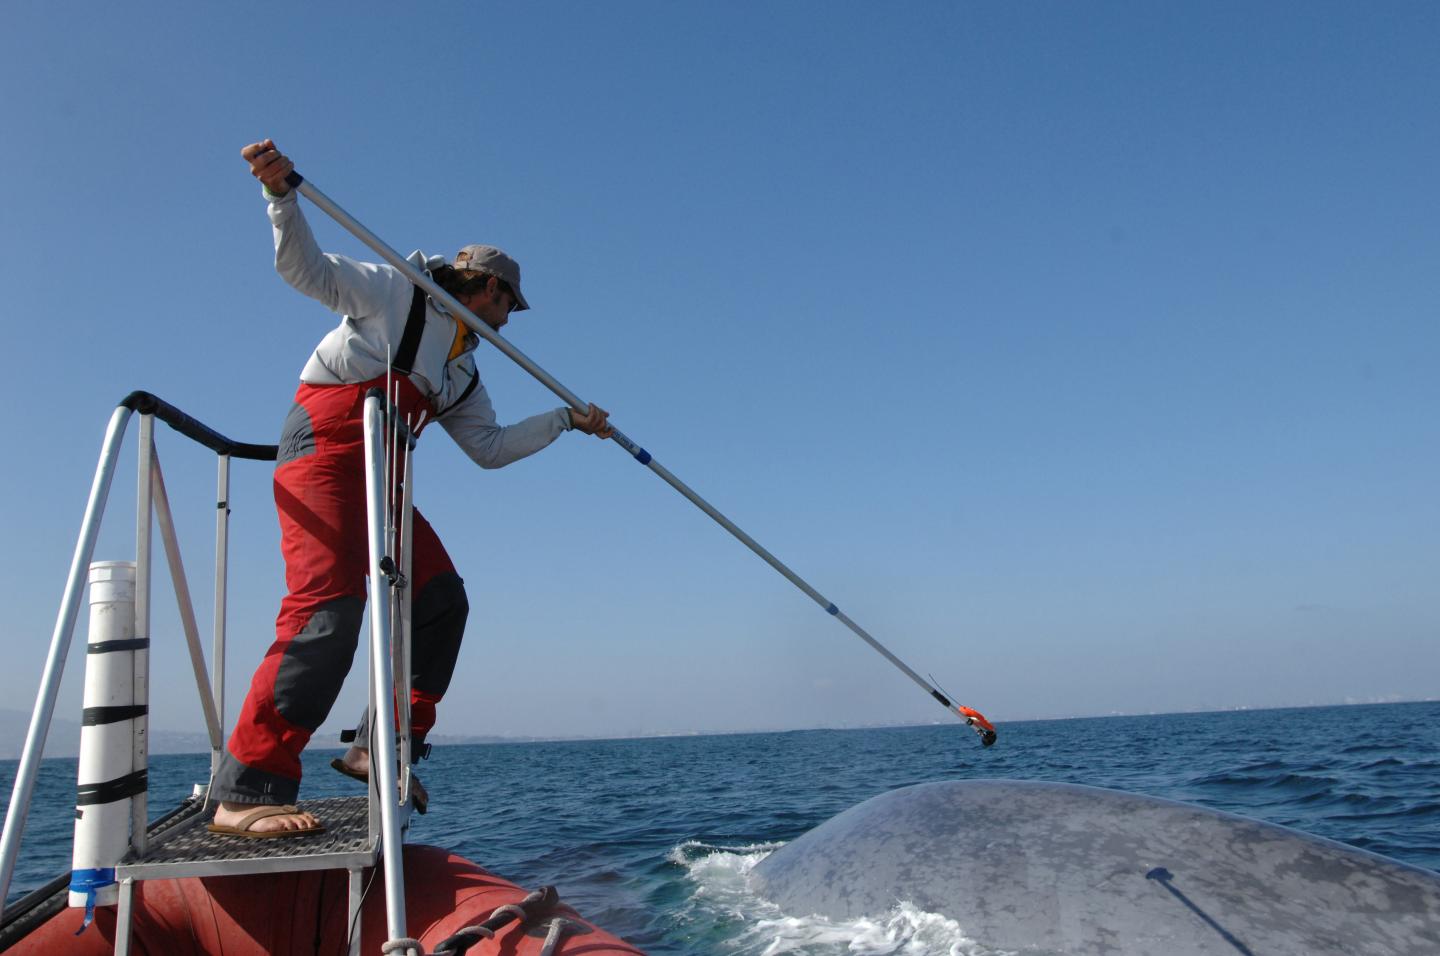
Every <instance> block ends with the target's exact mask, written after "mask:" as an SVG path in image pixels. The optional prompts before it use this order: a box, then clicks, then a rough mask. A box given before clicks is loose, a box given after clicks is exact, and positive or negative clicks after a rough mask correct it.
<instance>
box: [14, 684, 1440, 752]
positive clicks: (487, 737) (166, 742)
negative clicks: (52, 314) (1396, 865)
mask: <svg viewBox="0 0 1440 956" xmlns="http://www.w3.org/2000/svg"><path fill="white" fill-rule="evenodd" d="M1436 700H1440V698H1436V697H1418V698H1413V699H1403V700H1401V699H1393V700H1392V699H1382V700H1346V701H1336V702H1332V703H1313V704H1276V705H1265V706H1254V707H1251V706H1236V707H1225V708H1220V709H1209V708H1206V709H1199V710H1176V711H1134V712H1126V711H1113V712H1110V713H1105V714H1068V715H1063V716H1047V717H1018V718H1009V719H1005V720H1000V721H997V723H1010V724H1016V723H1032V722H1040V721H1057V720H1105V719H1111V718H1126V717H1163V716H1168V715H1171V714H1230V713H1239V712H1245V711H1268V710H1317V709H1320V708H1325V707H1373V706H1386V705H1391V704H1425V703H1432V702H1434V701H1436ZM943 723H946V720H945V718H943V717H942V718H937V719H935V720H923V721H908V722H899V723H895V722H886V723H875V724H848V725H843V726H825V727H754V728H749V729H745V730H685V731H669V732H655V733H634V734H591V735H583V734H573V735H561V734H557V735H552V736H535V737H508V736H499V735H494V734H433V735H431V737H430V742H431V743H433V744H435V746H437V747H465V746H475V745H478V744H538V743H565V742H567V741H600V740H657V739H664V738H669V737H727V736H744V735H746V734H783V733H805V732H809V731H846V730H881V729H888V728H897V727H931V726H934V725H936V724H943ZM29 726H30V715H29V714H28V713H25V712H22V711H18V710H3V709H0V760H18V759H19V758H20V754H21V751H22V750H23V749H24V746H25V735H26V733H27V731H28V729H29ZM333 736H334V735H333V734H326V733H324V732H323V731H322V732H321V733H320V734H317V735H316V742H314V743H312V744H311V749H314V750H331V749H339V746H340V745H339V744H333V745H332V744H329V743H327V742H326V740H328V739H330V738H333ZM322 738H324V739H322ZM209 750H210V743H209V739H208V737H207V736H206V735H205V734H200V733H195V732H193V731H177V730H162V729H152V730H151V731H150V752H151V753H152V754H200V753H208V752H209ZM79 753H80V725H79V724H78V723H76V722H75V721H73V720H60V719H58V718H57V719H56V720H54V721H53V722H52V724H51V727H50V734H49V737H48V738H47V740H46V744H45V757H46V759H50V758H56V759H64V758H71V759H73V758H75V757H77V756H79Z"/></svg>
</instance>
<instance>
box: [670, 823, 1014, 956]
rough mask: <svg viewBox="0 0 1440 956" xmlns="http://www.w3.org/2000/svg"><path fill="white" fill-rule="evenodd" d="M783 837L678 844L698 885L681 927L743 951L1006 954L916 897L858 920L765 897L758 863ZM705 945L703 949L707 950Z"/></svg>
mask: <svg viewBox="0 0 1440 956" xmlns="http://www.w3.org/2000/svg"><path fill="white" fill-rule="evenodd" d="M782 845H783V844H779V843H767V844H752V845H749V846H733V847H725V846H711V845H708V844H704V843H700V842H698V841H695V840H688V841H686V842H685V843H682V844H680V845H679V846H677V847H675V848H674V849H673V850H671V851H670V853H669V855H668V859H669V861H670V862H671V863H674V864H676V865H678V866H681V867H683V868H684V869H685V877H686V879H687V881H688V882H689V883H690V884H691V885H692V886H693V887H694V889H693V891H692V893H691V896H690V899H689V902H688V905H687V906H686V907H684V908H683V911H682V913H681V915H680V919H679V921H678V922H679V924H680V926H679V929H680V930H681V932H682V934H683V935H685V936H686V937H688V938H689V939H690V940H691V942H692V943H694V944H696V945H697V946H699V947H700V949H704V950H707V951H714V952H717V953H735V954H741V956H828V954H837V956H838V954H847V956H1003V954H1004V953H1005V952H1006V951H1004V950H997V949H993V948H991V947H988V946H984V945H982V944H980V943H978V942H976V941H975V940H972V939H970V938H969V937H967V936H966V935H965V934H964V932H963V931H962V930H961V929H960V924H958V923H956V922H955V921H954V920H952V919H949V918H947V917H945V916H941V915H939V914H936V913H927V912H925V911H924V910H921V909H919V908H917V907H915V906H914V905H912V904H910V903H905V902H901V903H897V904H896V905H895V907H894V908H893V909H891V910H890V911H889V912H888V913H879V914H872V915H869V916H865V917H862V918H860V919H854V920H831V919H826V918H825V917H823V916H794V915H791V914H788V913H784V912H781V910H780V908H779V907H778V906H776V905H775V904H774V903H771V902H770V901H768V900H766V899H764V898H762V897H761V896H760V895H759V894H758V893H756V892H755V889H754V888H753V886H752V885H751V882H750V871H751V870H753V869H754V868H755V865H756V864H757V863H759V862H760V861H761V860H763V859H765V857H767V856H769V855H770V854H771V853H772V852H774V851H775V850H777V849H779V848H780V847H781V846H782ZM700 949H697V952H698V951H700Z"/></svg>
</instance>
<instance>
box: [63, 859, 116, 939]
mask: <svg viewBox="0 0 1440 956" xmlns="http://www.w3.org/2000/svg"><path fill="white" fill-rule="evenodd" d="M114 885H115V867H113V866H107V867H102V868H100V869H96V870H71V871H70V892H72V893H84V894H85V921H84V922H83V923H81V924H80V928H79V929H77V930H76V931H75V935H76V936H79V935H80V934H81V933H83V932H85V928H86V927H87V926H89V925H90V924H91V923H93V922H95V895H96V894H97V893H98V892H99V891H100V890H102V889H104V888H105V887H107V886H114Z"/></svg>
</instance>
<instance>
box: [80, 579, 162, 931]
mask: <svg viewBox="0 0 1440 956" xmlns="http://www.w3.org/2000/svg"><path fill="white" fill-rule="evenodd" d="M148 643H149V641H148V640H143V639H137V638H136V637H135V563H134V562H133V561H97V562H95V563H94V564H92V565H90V636H89V640H88V642H87V645H86V651H87V653H86V655H85V714H84V719H83V721H82V726H81V728H80V772H79V781H78V787H77V791H76V800H75V803H76V806H75V850H74V856H73V858H72V863H71V873H70V905H71V906H84V907H85V908H86V911H87V912H86V922H87V923H88V922H89V920H90V918H91V916H92V915H93V913H94V908H95V906H97V905H99V906H109V905H113V904H114V903H115V902H116V901H117V899H118V896H119V886H118V884H116V882H115V864H117V863H119V862H120V860H121V858H122V857H124V855H125V851H126V848H127V847H128V846H129V843H130V804H131V798H132V797H133V796H134V795H135V794H136V793H138V792H139V791H141V790H143V789H145V768H144V767H136V766H134V757H133V754H134V745H133V742H132V736H133V734H134V732H135V721H136V719H137V718H139V717H143V716H144V714H145V712H146V706H147V703H148V702H147V701H146V700H144V699H137V696H136V685H135V655H136V653H137V652H145V651H146V650H147V648H145V647H143V646H142V645H145V644H148ZM140 697H141V698H143V697H144V693H143V691H142V692H141V694H140Z"/></svg>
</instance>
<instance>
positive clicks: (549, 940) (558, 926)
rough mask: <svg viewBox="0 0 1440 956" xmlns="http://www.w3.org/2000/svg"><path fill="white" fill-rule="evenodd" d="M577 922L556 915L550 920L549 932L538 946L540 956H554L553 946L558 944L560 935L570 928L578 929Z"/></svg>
mask: <svg viewBox="0 0 1440 956" xmlns="http://www.w3.org/2000/svg"><path fill="white" fill-rule="evenodd" d="M580 925H581V924H579V923H573V922H571V921H570V920H568V919H566V918H565V917H563V916H557V917H555V918H554V919H552V920H551V921H550V932H548V933H546V934H545V945H543V946H541V947H540V956H554V954H555V947H556V946H559V945H560V937H562V936H564V935H565V934H566V933H568V932H570V931H571V930H572V929H579V928H580Z"/></svg>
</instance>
